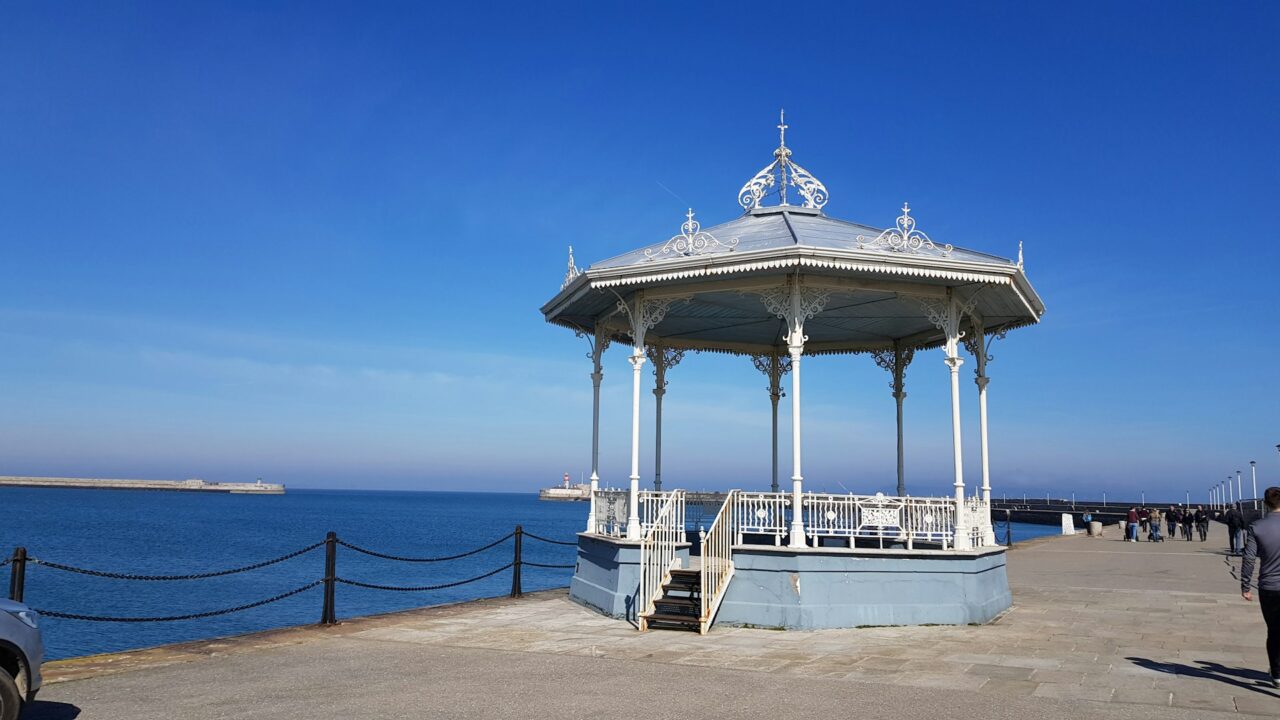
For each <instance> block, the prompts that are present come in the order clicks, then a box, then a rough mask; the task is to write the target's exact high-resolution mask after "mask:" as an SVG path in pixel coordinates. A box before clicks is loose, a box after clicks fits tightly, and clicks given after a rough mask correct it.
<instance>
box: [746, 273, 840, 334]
mask: <svg viewBox="0 0 1280 720" xmlns="http://www.w3.org/2000/svg"><path fill="white" fill-rule="evenodd" d="M832 292H834V291H833V290H830V289H828V288H821V287H816V288H815V287H806V286H804V285H801V284H800V281H799V279H796V280H795V281H794V282H793V283H792V284H791V285H784V286H782V287H775V288H766V289H764V290H756V291H755V293H756V294H757V295H759V296H760V301H761V302H763V303H764V307H765V309H766V310H768V311H769V313H771V314H773V315H776V316H778V317H779V318H781V319H783V320H786V321H787V338H786V339H787V344H788V345H790V346H792V347H793V348H794V347H796V346H800V345H803V344H804V342H805V341H806V340H808V339H809V338H808V336H806V335H805V334H804V322H805V321H806V320H808V319H810V318H812V317H813V316H814V315H817V314H818V313H820V312H822V311H823V309H824V308H826V306H827V301H828V300H830V299H831V293H832Z"/></svg>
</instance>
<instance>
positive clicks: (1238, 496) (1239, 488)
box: [1236, 470, 1244, 507]
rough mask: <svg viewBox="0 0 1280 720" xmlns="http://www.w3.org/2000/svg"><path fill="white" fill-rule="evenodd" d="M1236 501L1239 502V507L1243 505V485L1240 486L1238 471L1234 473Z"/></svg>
mask: <svg viewBox="0 0 1280 720" xmlns="http://www.w3.org/2000/svg"><path fill="white" fill-rule="evenodd" d="M1236 499H1237V500H1239V501H1240V505H1241V506H1242V507H1243V505H1244V485H1241V484H1240V471H1239V470H1237V471H1236Z"/></svg>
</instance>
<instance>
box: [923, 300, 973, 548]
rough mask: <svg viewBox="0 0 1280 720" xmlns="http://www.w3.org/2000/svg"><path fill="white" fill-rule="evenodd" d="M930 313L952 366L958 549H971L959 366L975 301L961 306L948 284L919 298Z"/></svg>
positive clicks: (952, 437) (956, 535) (952, 421)
mask: <svg viewBox="0 0 1280 720" xmlns="http://www.w3.org/2000/svg"><path fill="white" fill-rule="evenodd" d="M917 300H918V301H919V302H920V304H921V305H922V306H924V308H925V311H926V312H927V313H928V315H929V320H930V321H931V322H933V324H934V325H935V326H937V327H938V329H940V330H942V332H943V333H944V334H945V336H946V340H947V344H946V346H945V347H944V352H945V353H946V359H945V360H944V362H946V364H947V367H948V368H950V370H951V443H952V451H953V463H954V467H955V490H956V524H955V549H957V550H969V549H971V548H972V545H973V544H972V542H971V541H970V538H969V513H968V512H966V510H965V500H964V449H963V446H962V444H961V438H960V366H961V365H963V364H964V359H963V358H961V357H960V339H961V338H962V337H964V335H963V333H961V332H960V318H961V317H962V316H963V315H964V314H965V313H967V312H968V311H969V310H971V309H972V306H973V301H972V300H970V301H969V302H968V303H966V304H965V305H966V306H965V307H961V305H960V303H959V302H957V300H956V297H955V292H954V291H953V290H952V289H951V288H947V298H946V300H942V299H941V298H917Z"/></svg>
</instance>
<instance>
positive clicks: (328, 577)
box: [320, 530, 338, 625]
mask: <svg viewBox="0 0 1280 720" xmlns="http://www.w3.org/2000/svg"><path fill="white" fill-rule="evenodd" d="M337 576H338V534H337V533H336V532H333V531H332V530H330V531H329V534H328V535H325V537H324V607H323V608H321V610H320V624H321V625H333V624H334V623H336V622H338V617H337V614H336V613H335V612H334V609H333V586H334V585H335V583H334V578H335V577H337Z"/></svg>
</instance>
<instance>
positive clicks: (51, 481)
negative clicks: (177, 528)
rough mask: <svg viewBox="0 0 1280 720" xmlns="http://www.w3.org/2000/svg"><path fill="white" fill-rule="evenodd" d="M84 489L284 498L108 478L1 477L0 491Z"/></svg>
mask: <svg viewBox="0 0 1280 720" xmlns="http://www.w3.org/2000/svg"><path fill="white" fill-rule="evenodd" d="M3 486H8V487H39V488H83V489H90V490H160V491H169V492H175V491H176V492H220V493H230V494H232V495H283V494H284V485H282V484H280V483H264V482H262V481H261V480H259V481H258V482H256V483H224V482H206V481H204V480H201V479H199V478H191V479H188V480H115V479H107V478H62V477H23V476H18V475H5V476H0V487H3Z"/></svg>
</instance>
